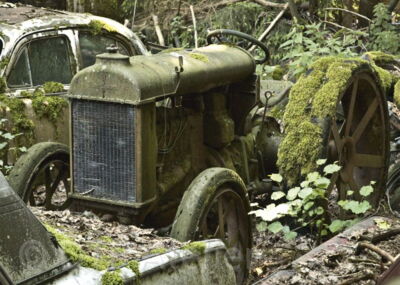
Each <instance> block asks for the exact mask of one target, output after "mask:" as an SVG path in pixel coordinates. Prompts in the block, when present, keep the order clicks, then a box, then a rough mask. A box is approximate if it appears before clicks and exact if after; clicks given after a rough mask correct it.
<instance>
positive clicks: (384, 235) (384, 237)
mask: <svg viewBox="0 0 400 285" xmlns="http://www.w3.org/2000/svg"><path fill="white" fill-rule="evenodd" d="M398 234H400V228H396V229H391V230H388V231H386V232H383V233H379V234H377V235H375V236H373V237H372V238H371V243H373V244H375V243H378V242H380V241H383V240H387V239H389V238H391V237H392V236H395V235H398Z"/></svg>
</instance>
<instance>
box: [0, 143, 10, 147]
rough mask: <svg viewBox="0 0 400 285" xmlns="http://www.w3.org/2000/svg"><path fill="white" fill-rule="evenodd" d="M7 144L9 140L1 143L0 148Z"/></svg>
mask: <svg viewBox="0 0 400 285" xmlns="http://www.w3.org/2000/svg"><path fill="white" fill-rule="evenodd" d="M7 144H8V142H3V143H0V149H3V148H5V147H6V145H7Z"/></svg>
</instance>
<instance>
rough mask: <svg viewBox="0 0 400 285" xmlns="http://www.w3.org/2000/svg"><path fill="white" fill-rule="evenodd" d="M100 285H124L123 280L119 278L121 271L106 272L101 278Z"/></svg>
mask: <svg viewBox="0 0 400 285" xmlns="http://www.w3.org/2000/svg"><path fill="white" fill-rule="evenodd" d="M101 284H102V285H122V284H124V279H123V278H122V276H121V271H120V270H116V271H108V272H106V273H104V274H103V276H102V277H101Z"/></svg>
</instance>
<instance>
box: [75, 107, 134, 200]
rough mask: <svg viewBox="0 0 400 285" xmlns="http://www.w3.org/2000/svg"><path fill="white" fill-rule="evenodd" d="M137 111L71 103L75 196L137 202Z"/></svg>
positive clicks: (130, 108)
mask: <svg viewBox="0 0 400 285" xmlns="http://www.w3.org/2000/svg"><path fill="white" fill-rule="evenodd" d="M134 111H135V110H134V107H133V106H131V105H123V104H115V103H103V102H94V101H84V100H73V101H72V122H73V123H72V133H73V137H72V138H73V142H72V144H73V167H74V168H73V178H74V190H75V192H77V193H85V192H88V191H89V193H88V194H87V195H88V196H92V197H98V198H107V199H111V200H122V201H127V202H134V201H135V198H136V197H135V177H136V175H135V123H134V122H135V121H134ZM93 189H94V190H93Z"/></svg>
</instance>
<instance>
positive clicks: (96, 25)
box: [88, 20, 116, 35]
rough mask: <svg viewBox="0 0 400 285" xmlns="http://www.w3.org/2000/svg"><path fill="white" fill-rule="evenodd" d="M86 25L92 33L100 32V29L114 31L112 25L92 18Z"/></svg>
mask: <svg viewBox="0 0 400 285" xmlns="http://www.w3.org/2000/svg"><path fill="white" fill-rule="evenodd" d="M88 26H89V29H90V31H91V33H92V34H93V35H98V34H100V33H101V31H102V30H106V31H107V32H116V30H115V29H114V28H113V27H111V26H110V25H108V24H107V23H104V22H103V21H100V20H92V21H90V23H89V25H88Z"/></svg>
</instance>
